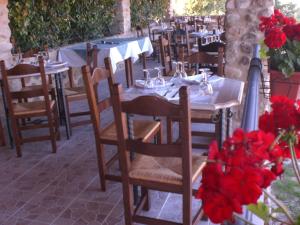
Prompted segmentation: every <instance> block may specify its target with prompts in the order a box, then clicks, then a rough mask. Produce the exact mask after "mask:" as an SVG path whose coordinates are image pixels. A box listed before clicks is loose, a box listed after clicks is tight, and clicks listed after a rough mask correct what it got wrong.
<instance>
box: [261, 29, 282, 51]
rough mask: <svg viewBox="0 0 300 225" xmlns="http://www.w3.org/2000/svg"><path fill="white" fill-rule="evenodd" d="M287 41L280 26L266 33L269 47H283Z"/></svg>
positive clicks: (266, 42) (266, 41)
mask: <svg viewBox="0 0 300 225" xmlns="http://www.w3.org/2000/svg"><path fill="white" fill-rule="evenodd" d="M285 43H286V35H285V33H284V32H283V31H282V30H281V29H280V28H277V27H275V28H272V29H270V30H268V32H267V33H266V38H265V44H266V45H267V46H268V47H269V48H281V47H282V46H283V45H284V44H285Z"/></svg>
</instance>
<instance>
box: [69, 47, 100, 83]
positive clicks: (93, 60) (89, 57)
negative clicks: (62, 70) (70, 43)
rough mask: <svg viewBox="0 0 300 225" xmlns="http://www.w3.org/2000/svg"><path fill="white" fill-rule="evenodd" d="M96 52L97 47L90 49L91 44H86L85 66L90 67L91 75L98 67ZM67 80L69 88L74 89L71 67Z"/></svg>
mask: <svg viewBox="0 0 300 225" xmlns="http://www.w3.org/2000/svg"><path fill="white" fill-rule="evenodd" d="M98 51H99V50H98V48H97V45H93V47H92V45H91V43H87V44H86V65H88V66H89V67H90V70H91V73H93V70H94V68H96V67H97V66H98ZM68 79H69V86H70V88H73V87H75V86H76V85H75V82H74V73H73V69H72V68H71V67H70V68H69V70H68Z"/></svg>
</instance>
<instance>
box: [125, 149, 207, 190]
mask: <svg viewBox="0 0 300 225" xmlns="http://www.w3.org/2000/svg"><path fill="white" fill-rule="evenodd" d="M205 160H206V157H205V156H202V155H196V154H195V155H192V182H195V181H196V179H197V178H198V177H199V176H200V174H201V172H202V170H203V168H204V166H205ZM181 161H182V160H181V159H179V158H175V157H174V158H173V157H167V158H165V157H164V158H162V157H152V156H147V155H140V154H137V155H136V158H135V159H134V160H133V161H132V162H131V167H130V169H129V177H130V178H134V179H139V180H145V181H155V182H160V183H168V184H175V185H182V162H181Z"/></svg>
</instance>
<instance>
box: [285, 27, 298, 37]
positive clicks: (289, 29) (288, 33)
mask: <svg viewBox="0 0 300 225" xmlns="http://www.w3.org/2000/svg"><path fill="white" fill-rule="evenodd" d="M283 32H284V33H285V35H286V36H287V37H288V38H289V39H291V40H293V39H294V37H295V36H296V30H295V26H294V25H286V26H284V27H283Z"/></svg>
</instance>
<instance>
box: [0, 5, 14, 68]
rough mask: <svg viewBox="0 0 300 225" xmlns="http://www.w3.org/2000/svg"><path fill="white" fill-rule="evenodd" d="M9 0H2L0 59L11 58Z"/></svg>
mask: <svg viewBox="0 0 300 225" xmlns="http://www.w3.org/2000/svg"><path fill="white" fill-rule="evenodd" d="M7 2H8V0H0V27H1V29H0V60H5V61H6V62H8V61H10V60H11V48H12V45H11V43H10V35H11V32H10V28H9V26H8V23H9V20H8V9H7Z"/></svg>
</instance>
